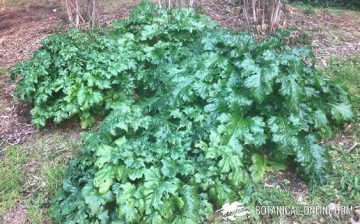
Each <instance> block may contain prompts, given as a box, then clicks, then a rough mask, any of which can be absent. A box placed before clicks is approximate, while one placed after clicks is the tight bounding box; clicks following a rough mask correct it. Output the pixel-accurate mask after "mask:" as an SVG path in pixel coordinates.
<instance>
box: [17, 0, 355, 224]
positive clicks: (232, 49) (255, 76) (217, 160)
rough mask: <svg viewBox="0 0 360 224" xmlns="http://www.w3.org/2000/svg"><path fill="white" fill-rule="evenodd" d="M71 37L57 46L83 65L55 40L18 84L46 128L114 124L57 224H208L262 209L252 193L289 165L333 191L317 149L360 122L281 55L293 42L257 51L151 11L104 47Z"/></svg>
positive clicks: (99, 137) (296, 60)
mask: <svg viewBox="0 0 360 224" xmlns="http://www.w3.org/2000/svg"><path fill="white" fill-rule="evenodd" d="M72 32H73V33H71V32H70V33H68V34H64V35H60V36H53V37H51V38H50V39H49V40H51V41H54V42H51V41H50V42H51V43H55V42H56V41H57V42H56V43H57V44H56V45H61V44H62V43H63V42H62V41H63V38H64V36H65V37H66V38H65V39H66V40H68V39H67V38H70V37H72V35H79V36H80V37H81V38H79V39H77V38H75V39H74V40H71V41H70V42H71V43H74V44H75V43H76V46H77V47H75V48H76V49H77V50H74V51H75V52H73V53H69V52H68V51H69V49H70V48H69V47H68V44H69V41H68V42H66V44H65V45H64V46H63V48H61V47H56V46H52V45H53V44H48V45H47V44H46V43H47V42H48V41H49V40H46V41H45V42H44V46H43V47H42V48H41V49H40V50H39V51H38V52H37V54H36V55H35V57H34V59H32V60H31V61H29V62H26V63H25V64H24V65H21V66H19V67H18V68H17V69H15V70H14V71H21V73H22V74H24V78H23V79H22V80H21V81H20V83H19V86H18V89H17V93H18V96H20V98H22V99H25V100H28V101H29V102H32V103H34V109H33V111H32V113H33V116H34V123H35V124H38V125H39V126H43V125H45V123H44V122H46V121H47V120H48V119H53V120H54V121H55V122H60V121H61V120H64V119H68V118H69V117H71V116H75V115H77V116H80V118H81V119H82V122H83V123H85V124H84V125H83V126H88V125H90V124H91V123H92V120H93V117H94V116H95V115H96V114H97V113H98V111H100V112H104V111H106V110H107V111H111V113H110V114H109V115H108V116H107V117H106V118H105V120H104V121H103V122H102V124H101V125H100V127H99V128H98V129H97V130H94V131H92V132H90V133H88V134H86V136H85V138H84V140H85V143H84V147H83V153H82V155H81V156H80V157H79V158H78V159H76V160H74V161H72V162H71V164H70V167H69V169H68V171H67V174H66V176H65V180H64V185H63V190H62V191H61V192H60V193H59V194H58V196H57V197H56V199H55V201H54V203H53V206H52V211H53V217H54V220H55V221H56V222H58V223H201V222H203V221H204V220H205V219H207V218H209V217H210V216H211V214H212V211H214V209H217V208H219V207H220V206H221V205H222V204H223V203H225V202H230V201H234V200H240V199H241V200H244V201H249V200H251V199H249V198H251V186H253V184H258V183H261V181H262V180H263V177H264V174H265V173H266V172H267V171H270V170H272V169H273V167H274V165H276V164H277V163H286V162H288V161H290V162H291V163H293V164H295V166H296V168H297V169H299V171H300V172H301V173H302V174H303V176H304V178H306V179H307V180H309V182H310V183H324V182H325V181H326V177H327V174H328V172H329V170H330V168H331V166H330V164H329V160H328V155H327V150H326V149H325V148H324V147H323V146H321V144H320V142H321V140H322V139H323V138H324V137H327V136H330V135H331V132H332V127H334V126H335V125H337V124H341V123H343V122H345V121H350V120H351V119H352V118H353V112H352V108H351V105H350V103H349V99H348V96H347V94H346V93H345V91H344V90H343V89H342V88H340V87H339V86H337V85H335V84H333V83H331V82H329V81H328V80H326V79H324V78H323V77H322V76H321V75H320V74H319V72H317V70H316V69H315V68H314V66H313V64H314V63H313V55H312V54H311V51H310V50H309V49H308V48H306V47H302V48H296V47H292V46H288V45H286V44H284V40H286V38H289V35H290V34H289V33H287V32H280V33H278V34H276V35H274V36H271V37H269V38H267V39H266V40H263V41H261V42H258V41H256V40H255V39H254V38H253V37H252V36H251V35H249V34H246V33H232V32H230V31H227V30H224V29H221V28H219V27H218V26H216V24H215V23H214V22H213V21H211V20H210V19H208V18H207V17H205V16H202V15H199V14H197V13H195V12H194V11H192V10H189V9H174V10H161V9H157V8H156V7H155V6H154V5H153V4H151V3H149V2H148V1H144V2H142V4H141V5H140V6H139V7H137V8H135V9H134V11H133V12H132V15H131V16H130V18H129V19H125V20H121V21H119V22H117V23H116V24H114V28H113V30H111V31H107V32H105V34H104V33H102V34H101V33H95V34H93V33H85V34H84V33H82V32H79V31H72ZM69 36H70V37H69ZM83 36H85V37H87V38H85V40H84V37H83ZM90 37H91V38H93V40H91V41H90V39H88V38H90ZM70 39H71V38H70ZM89 41H90V42H91V43H92V44H89V43H88V42H89ZM50 42H48V43H50ZM78 42H79V43H80V44H79V43H78ZM81 43H82V44H81ZM79 46H81V47H82V48H80V47H79ZM50 48H55V49H56V51H54V52H55V53H54V54H51V53H49V52H48V51H49V49H50ZM64 49H66V50H67V53H66V54H63V56H61V52H62V51H63V50H64ZM86 49H88V50H89V49H90V50H89V51H88V52H86V51H87V50H86ZM39 52H40V53H41V52H42V53H43V54H45V55H47V56H44V58H42V60H40V59H39V58H38V57H40V56H39V55H41V54H40V53H39ZM91 52H92V53H91ZM87 54H93V56H88V55H87ZM88 57H92V58H91V60H90V59H89V58H88ZM49 58H50V59H49ZM65 58H70V59H67V60H66V63H65V62H64V60H65ZM88 59H89V60H88ZM57 60H59V62H57ZM62 63H64V64H62ZM59 66H60V67H61V66H62V67H61V69H59V68H60V67H59ZM37 69H40V70H41V71H37ZM69 69H71V70H69ZM87 69H88V70H89V71H87ZM65 71H66V72H65ZM76 71H78V72H76ZM15 73H16V72H15ZM85 74H87V76H85ZM65 80H66V81H65ZM59 82H60V84H59ZM104 83H105V84H104ZM53 86H57V88H55V89H56V91H55V89H54V88H53ZM41 87H42V88H41ZM50 87H51V88H50ZM40 89H41V90H40ZM47 91H49V93H48V92H47ZM69 105H71V106H69ZM67 107H71V108H73V109H74V108H75V109H74V112H73V113H70V111H71V110H70V109H69V110H67ZM57 114H63V115H59V116H58V115H57ZM58 117H60V118H59V119H58ZM37 119H40V120H41V122H38V121H37Z"/></svg>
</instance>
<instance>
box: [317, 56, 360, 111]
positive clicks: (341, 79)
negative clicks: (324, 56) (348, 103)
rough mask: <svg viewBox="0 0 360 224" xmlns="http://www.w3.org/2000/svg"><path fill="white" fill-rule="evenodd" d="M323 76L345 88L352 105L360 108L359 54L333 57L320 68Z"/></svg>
mask: <svg viewBox="0 0 360 224" xmlns="http://www.w3.org/2000/svg"><path fill="white" fill-rule="evenodd" d="M322 72H323V74H324V76H326V77H328V78H330V79H332V80H333V81H334V82H336V83H338V84H340V85H341V86H342V87H343V88H345V89H346V90H347V91H348V92H349V94H350V96H351V99H352V103H353V105H354V107H355V108H356V109H357V110H358V111H359V109H360V54H358V55H355V56H353V57H352V58H350V59H347V60H342V59H339V58H333V59H331V60H330V63H329V66H328V67H326V68H324V69H323V70H322Z"/></svg>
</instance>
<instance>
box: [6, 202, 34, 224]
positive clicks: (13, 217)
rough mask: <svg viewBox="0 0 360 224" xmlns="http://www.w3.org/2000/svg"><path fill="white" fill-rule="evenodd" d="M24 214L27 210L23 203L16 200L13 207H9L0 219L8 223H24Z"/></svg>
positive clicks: (25, 214)
mask: <svg viewBox="0 0 360 224" xmlns="http://www.w3.org/2000/svg"><path fill="white" fill-rule="evenodd" d="M26 216H27V211H26V209H25V206H24V204H22V203H21V202H18V203H17V204H16V206H15V207H14V208H12V209H10V210H9V211H8V212H6V213H5V214H4V215H3V217H1V218H0V221H1V222H2V223H9V224H10V223H11V224H24V223H25V222H26Z"/></svg>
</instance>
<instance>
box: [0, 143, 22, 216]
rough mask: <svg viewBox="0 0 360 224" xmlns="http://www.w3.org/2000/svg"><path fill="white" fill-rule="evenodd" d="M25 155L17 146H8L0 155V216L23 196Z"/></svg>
mask: <svg viewBox="0 0 360 224" xmlns="http://www.w3.org/2000/svg"><path fill="white" fill-rule="evenodd" d="M25 160H26V157H25V155H24V154H23V153H22V152H21V150H19V149H18V148H17V147H8V148H5V149H3V150H2V155H0V177H1V178H0V216H1V215H2V214H3V213H4V212H5V211H6V210H7V209H9V208H11V207H12V206H14V205H15V204H16V202H17V201H18V200H19V199H20V198H21V192H22V187H21V186H22V182H23V179H24V174H23V172H22V166H23V164H24V162H25Z"/></svg>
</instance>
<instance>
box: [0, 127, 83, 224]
mask: <svg viewBox="0 0 360 224" xmlns="http://www.w3.org/2000/svg"><path fill="white" fill-rule="evenodd" d="M78 142H79V141H78V135H76V134H75V135H70V134H63V133H46V134H44V133H35V134H33V135H32V136H31V138H30V139H29V140H28V141H27V142H26V143H24V144H22V145H18V146H16V147H10V148H7V149H5V150H4V154H3V155H2V158H1V161H0V176H1V177H5V178H2V179H1V180H0V189H1V195H0V216H1V215H2V214H3V213H4V212H6V211H7V210H8V209H10V208H11V207H13V206H14V205H15V204H16V202H17V201H21V202H23V203H24V205H25V209H26V210H27V217H26V223H35V224H37V223H39V224H40V223H44V222H47V221H48V220H49V216H48V208H49V206H50V203H51V200H52V198H53V196H54V194H55V192H56V191H57V190H58V189H59V188H60V187H61V186H62V177H63V174H64V170H65V167H66V165H67V162H68V161H69V160H70V159H71V158H73V157H74V156H75V155H76V154H77V153H78V151H79V144H78ZM0 218H1V217H0ZM0 220H1V219H0Z"/></svg>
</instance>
